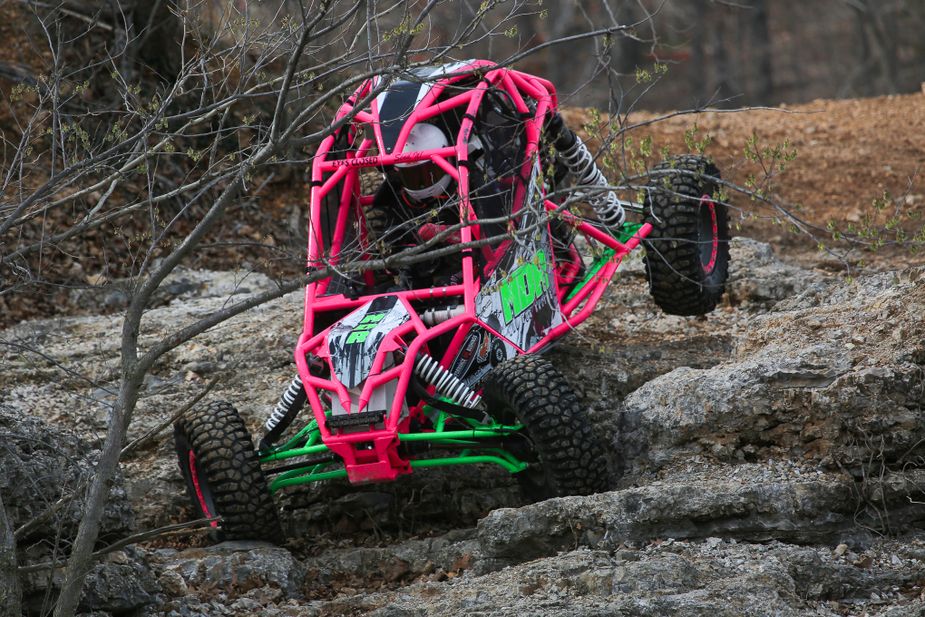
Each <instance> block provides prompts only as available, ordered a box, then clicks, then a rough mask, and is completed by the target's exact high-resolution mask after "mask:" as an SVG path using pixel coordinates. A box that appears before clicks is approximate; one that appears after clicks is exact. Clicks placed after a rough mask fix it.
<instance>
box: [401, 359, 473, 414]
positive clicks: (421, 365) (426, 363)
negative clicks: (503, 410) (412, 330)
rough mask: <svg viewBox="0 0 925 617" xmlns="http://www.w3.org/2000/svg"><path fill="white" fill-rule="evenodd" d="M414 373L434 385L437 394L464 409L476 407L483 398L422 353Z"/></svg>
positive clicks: (416, 361)
mask: <svg viewBox="0 0 925 617" xmlns="http://www.w3.org/2000/svg"><path fill="white" fill-rule="evenodd" d="M414 373H415V374H416V375H417V376H418V377H420V378H421V379H423V380H424V381H426V382H427V383H429V384H432V385H433V386H434V388H435V389H436V391H437V394H440V395H442V396H445V397H446V398H448V399H450V400H451V401H452V402H454V403H456V404H457V405H461V406H463V407H470V408H472V407H475V406H476V405H478V404H479V403H480V402H481V400H482V397H481V396H479V395H478V394H476V393H475V392H473V391H472V389H471V388H470V387H469V386H467V385H466V384H464V383H463V382H462V381H461V380H460V379H459V378H458V377H457V376H456V375H454V374H453V373H451V372H449V371H448V370H446V369H445V368H443V367H442V366H440V363H439V362H437V361H436V360H434V359H433V358H432V357H430V356H428V355H427V354H424V353H422V354H421V355H419V356H418V357H417V360H415V362H414Z"/></svg>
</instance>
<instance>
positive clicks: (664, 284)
mask: <svg viewBox="0 0 925 617" xmlns="http://www.w3.org/2000/svg"><path fill="white" fill-rule="evenodd" d="M668 170H676V171H679V172H681V173H672V174H665V173H656V174H655V175H654V176H653V177H652V179H651V181H650V183H649V186H650V189H649V191H648V194H647V197H646V211H647V215H646V218H645V222H647V223H651V224H652V227H653V229H652V233H651V234H650V235H649V238H648V239H647V241H646V259H645V262H646V274H647V276H648V279H649V291H650V293H651V294H652V298H653V299H654V300H655V303H656V304H657V305H658V306H659V307H660V308H661V309H662V310H663V311H665V312H666V313H669V314H671V315H704V314H706V313H709V312H710V311H712V310H713V309H714V308H716V304H717V303H718V302H719V300H720V298H721V297H722V295H723V292H724V291H725V282H726V277H727V274H728V268H729V242H728V240H729V230H728V219H727V216H728V215H727V213H726V208H725V207H724V206H723V205H722V204H716V214H717V222H718V227H719V236H720V243H719V247H718V254H717V262H716V266H715V267H714V269H713V271H712V272H710V273H709V274H707V273H705V272H704V269H703V267H702V266H701V262H700V255H699V248H698V246H697V244H696V241H697V239H698V218H699V207H700V206H699V203H698V202H697V201H696V200H698V199H699V198H700V197H701V196H702V195H705V194H706V195H712V194H713V193H714V191H715V190H716V184H715V181H713V180H711V179H710V177H713V178H719V177H720V173H719V170H718V169H717V168H716V166H715V165H714V164H713V163H711V162H710V161H708V160H707V159H705V158H703V157H700V156H694V155H685V156H679V157H676V158H673V159H670V160H667V161H664V162H662V163H660V164H658V165H656V166H655V167H654V168H653V170H652V171H653V172H665V171H668ZM682 196H687V197H690V198H692V199H691V200H686V199H684V198H683V197H682Z"/></svg>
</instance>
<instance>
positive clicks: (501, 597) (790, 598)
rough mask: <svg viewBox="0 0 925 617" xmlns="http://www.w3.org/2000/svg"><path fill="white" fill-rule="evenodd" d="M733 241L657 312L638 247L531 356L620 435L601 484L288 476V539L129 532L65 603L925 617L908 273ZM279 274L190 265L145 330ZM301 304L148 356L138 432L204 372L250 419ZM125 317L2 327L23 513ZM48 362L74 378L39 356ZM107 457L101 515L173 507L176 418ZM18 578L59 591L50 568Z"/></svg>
mask: <svg viewBox="0 0 925 617" xmlns="http://www.w3.org/2000/svg"><path fill="white" fill-rule="evenodd" d="M732 250H733V264H734V266H733V267H734V270H733V271H732V273H731V278H730V283H729V295H728V298H729V300H728V302H727V303H726V304H724V305H723V306H721V307H719V308H718V309H717V310H716V311H715V312H714V313H711V314H710V315H709V316H707V317H705V318H682V317H673V316H665V315H662V314H660V313H659V312H658V310H657V309H656V308H655V307H654V305H653V304H652V303H651V301H650V300H649V299H648V296H647V291H646V284H645V279H644V273H643V270H642V266H641V264H640V263H639V262H638V261H630V263H627V264H625V267H623V268H621V270H620V274H619V278H618V280H617V282H616V284H615V285H614V286H613V287H612V288H611V291H610V293H608V295H607V297H605V298H604V300H603V301H602V304H601V307H600V310H598V311H596V312H595V314H594V315H592V317H591V318H590V319H589V320H588V321H587V322H586V324H585V325H584V326H582V327H581V328H579V330H578V331H577V332H576V333H575V335H573V336H571V337H569V338H568V339H566V341H565V342H564V343H563V344H562V345H561V346H560V347H558V348H557V349H556V350H554V351H552V352H551V353H550V355H549V357H550V358H551V360H552V361H553V362H554V363H555V364H556V365H557V366H559V367H560V368H561V369H562V370H563V372H564V373H565V374H566V375H567V377H568V378H569V380H570V382H571V383H572V384H574V385H575V387H576V389H577V390H578V391H579V393H580V395H581V397H582V398H583V399H584V400H585V401H587V403H588V406H589V410H590V412H589V413H590V416H591V418H592V421H593V422H594V424H595V426H596V428H597V429H598V430H599V431H600V432H602V433H603V434H605V435H607V438H608V439H609V440H610V442H611V443H612V444H613V448H612V452H613V460H612V461H610V462H611V463H612V465H613V472H614V478H616V477H617V476H620V477H621V478H622V479H621V480H620V483H619V485H618V489H619V490H615V491H613V492H610V493H604V494H599V495H592V496H587V497H565V498H560V499H553V500H549V501H546V502H541V503H536V504H525V503H524V501H523V500H522V498H521V497H520V496H519V495H518V494H517V491H516V484H515V483H514V482H512V480H511V478H510V477H509V476H508V475H507V474H505V473H503V472H500V471H498V470H494V469H479V470H478V473H476V472H475V468H471V467H470V468H465V469H464V468H447V469H441V470H433V471H421V472H416V473H414V474H412V476H410V477H407V478H402V480H401V481H400V482H396V483H394V484H389V485H375V486H365V487H353V486H349V485H347V484H346V483H337V482H332V483H330V484H326V485H323V486H319V487H305V488H302V489H297V490H292V491H287V492H286V493H285V494H283V495H280V497H279V503H280V505H281V507H282V512H283V523H284V526H285V527H286V529H287V531H288V532H289V534H290V540H289V542H288V544H286V545H285V546H283V547H273V546H269V545H261V544H247V543H227V544H222V545H217V546H207V545H206V542H205V540H204V537H203V536H201V535H191V536H180V537H178V538H177V537H175V538H171V539H170V540H168V541H166V546H165V544H157V545H153V546H147V547H144V548H139V549H136V550H126V551H123V552H121V553H117V554H115V555H113V556H111V557H110V558H107V559H106V560H104V562H103V563H101V564H100V565H99V566H97V570H98V571H95V572H94V575H93V577H92V578H91V579H90V580H91V583H90V584H89V585H88V588H87V591H86V592H85V598H84V603H83V604H82V610H86V611H96V613H95V614H97V615H100V617H104V615H115V614H128V613H134V614H143V615H150V616H152V617H153V616H154V615H164V614H166V615H172V616H177V617H179V616H185V615H207V616H212V615H216V616H217V615H223V616H225V615H244V614H261V615H265V616H267V617H275V616H277V615H279V616H283V615H285V616H302V615H305V616H308V615H354V614H367V613H368V614H373V615H382V616H385V615H446V614H484V615H499V614H506V615H595V614H600V615H610V614H626V615H653V616H654V615H668V614H671V615H682V616H683V615H691V616H693V615H705V614H709V615H736V616H739V615H767V614H777V615H804V614H816V615H832V616H835V615H844V614H865V613H866V614H869V615H882V616H886V615H890V616H893V615H897V616H898V615H906V614H925V600H923V598H925V592H923V588H922V581H923V580H925V535H923V534H922V532H921V531H920V526H921V525H922V524H923V522H925V510H923V509H922V506H921V503H923V502H925V472H923V471H921V469H920V468H925V465H923V464H922V463H923V461H925V446H923V444H925V428H923V427H925V417H923V414H925V410H923V404H925V403H923V401H925V344H923V341H925V311H923V309H925V306H923V305H925V269H922V268H912V269H907V270H904V271H902V272H898V273H881V274H875V273H874V274H862V275H860V276H858V277H856V278H855V279H854V280H851V281H849V280H840V279H833V278H832V277H831V276H830V275H826V274H824V273H821V272H816V271H813V270H809V269H805V268H800V267H797V266H794V265H788V264H784V263H782V262H781V261H779V260H778V259H776V258H775V257H774V255H773V252H772V251H771V250H770V248H769V247H768V246H767V245H762V244H760V243H755V242H752V241H749V240H743V239H738V240H736V241H735V242H734V243H733V247H732ZM271 285H272V282H270V281H268V280H266V279H262V278H259V277H252V278H251V277H241V276H239V275H235V274H231V273H202V272H181V273H179V274H178V277H177V278H176V280H172V281H171V282H170V284H169V285H168V286H167V289H166V290H165V294H164V295H163V296H162V297H161V299H160V300H159V306H157V307H156V308H153V309H152V310H151V311H149V313H148V314H146V319H145V326H144V333H143V340H142V345H143V346H144V345H147V344H148V343H149V342H150V341H152V340H155V339H156V338H157V337H159V336H162V335H163V334H165V333H166V332H169V331H170V330H171V329H172V328H175V327H176V326H177V324H179V323H184V322H186V321H189V320H192V319H195V318H197V317H199V316H202V315H204V314H206V313H208V312H209V311H210V310H213V309H215V308H218V307H220V306H222V305H223V303H225V302H227V301H228V299H229V297H231V296H233V295H243V294H247V293H252V292H254V291H259V290H262V289H267V288H269V287H270V286H271ZM111 300H112V302H117V300H118V298H115V299H111ZM81 301H86V302H94V301H99V302H102V303H103V304H106V303H107V302H109V301H108V300H106V298H101V299H98V300H93V299H86V298H85V299H83V300H81ZM300 302H301V297H300V294H298V293H296V294H291V295H289V296H286V297H284V298H281V299H280V300H278V301H276V302H273V303H270V304H268V305H266V306H263V307H261V308H260V309H258V310H255V311H252V312H250V313H248V314H246V315H242V316H239V317H237V318H235V319H233V320H230V321H229V322H228V323H226V324H223V325H222V326H221V327H219V328H216V329H214V330H212V331H210V332H207V333H205V334H204V335H203V336H201V337H198V338H197V339H196V340H195V341H194V342H191V343H189V344H187V345H184V346H182V347H180V348H178V349H176V350H175V351H173V352H172V353H171V354H169V355H168V356H167V357H165V358H164V359H163V361H162V362H160V363H159V364H158V366H157V367H155V370H154V371H153V373H152V375H151V376H150V377H149V379H148V380H147V381H146V383H145V385H144V388H143V392H142V399H141V402H140V405H139V409H138V411H137V413H136V416H135V420H134V422H133V427H132V429H131V434H130V438H134V437H138V436H140V435H143V434H145V433H146V432H148V431H149V430H151V429H152V428H154V427H156V426H157V425H158V424H159V423H160V422H162V421H163V420H164V419H165V418H167V417H169V416H170V414H172V413H173V412H174V411H175V410H176V409H178V408H179V407H180V406H182V405H183V404H185V403H186V402H187V401H189V400H190V399H191V398H192V397H193V396H195V395H196V394H197V393H199V392H201V390H202V389H203V388H204V387H205V384H206V383H207V382H209V381H211V380H213V379H216V378H218V381H217V383H216V385H215V386H214V389H213V391H212V393H211V394H210V398H213V399H225V400H230V401H233V402H234V403H235V405H236V406H237V407H238V408H239V409H240V411H241V412H242V415H243V417H244V418H245V421H246V422H247V423H248V425H249V426H250V427H251V428H252V429H254V430H255V431H256V430H258V427H259V426H260V424H262V421H263V420H264V418H265V415H266V413H267V411H268V410H269V409H270V408H271V407H272V405H273V403H274V402H275V399H276V397H277V396H278V394H279V392H280V391H281V389H282V388H284V387H285V385H286V383H287V381H288V380H289V379H290V378H291V373H292V367H291V349H292V346H293V344H294V342H295V337H296V335H297V332H298V329H299V319H300V316H301V305H300ZM118 328H119V324H118V323H117V322H116V321H115V320H114V319H112V318H107V317H100V318H89V317H79V318H71V319H63V320H56V321H54V322H51V321H47V322H44V321H43V322H29V323H25V324H20V325H19V326H17V327H15V328H13V329H10V330H8V331H6V332H4V333H3V336H4V337H5V340H7V341H13V342H14V343H15V344H16V345H19V347H16V348H14V347H10V346H0V362H2V363H3V364H4V367H5V369H6V370H4V371H3V372H2V373H0V387H3V388H4V391H5V395H6V396H5V400H4V405H5V407H4V409H6V413H5V414H3V413H0V431H5V434H6V435H10V434H13V433H16V434H18V435H20V437H18V438H17V439H14V440H13V442H12V443H13V444H14V445H13V446H8V447H6V449H5V450H3V449H0V463H2V464H4V465H5V468H6V466H8V465H9V464H10V461H14V462H15V464H16V465H20V467H18V468H16V469H19V470H20V471H15V470H14V471H13V472H11V473H12V474H13V475H8V476H7V477H0V490H3V491H4V492H3V493H2V496H3V500H4V502H5V503H6V505H7V506H8V507H10V508H11V513H12V515H13V517H14V519H15V520H16V521H22V520H25V518H28V517H29V516H31V515H32V513H33V512H34V506H33V505H30V504H29V503H27V502H24V501H23V499H26V500H27V501H28V500H29V499H33V500H34V499H35V497H34V496H33V497H20V496H19V495H20V493H18V492H17V493H12V492H9V491H11V490H15V491H28V490H32V489H28V488H27V487H26V486H25V484H27V483H28V482H29V481H32V483H33V488H34V490H35V491H38V492H37V493H36V495H38V494H42V495H45V493H46V492H47V491H51V492H50V493H48V495H46V496H45V497H43V499H45V500H46V502H47V501H48V500H50V499H54V495H56V494H58V493H55V492H54V490H53V489H54V488H55V485H56V484H57V485H58V486H59V489H60V486H72V485H73V483H75V482H77V481H79V478H81V477H85V475H86V474H88V473H90V471H89V470H90V469H91V468H92V456H91V455H90V454H89V452H90V451H91V450H92V449H91V450H88V449H87V446H86V444H87V443H92V442H93V440H95V439H96V438H97V435H99V434H100V431H101V430H102V428H103V427H104V426H105V422H106V417H107V406H106V405H107V403H108V402H109V400H111V397H112V390H113V386H114V384H115V379H116V377H117V372H116V367H117V364H116V362H117V357H118V350H117V345H118V343H117V341H118V339H117V333H118ZM14 349H15V350H19V351H15V352H14ZM25 349H31V350H32V351H40V352H41V354H42V355H38V354H35V353H31V352H26V351H24V350H25ZM55 363H58V364H64V365H66V366H67V367H68V368H69V370H71V373H68V375H69V376H67V377H64V378H58V376H59V375H61V372H60V368H59V367H58V366H57V365H56V364H55ZM77 374H80V375H82V376H83V377H85V378H86V379H83V378H77V377H74V376H73V375H77ZM88 383H89V384H92V385H88ZM38 417H41V418H43V419H44V420H46V421H47V422H49V423H50V424H51V425H53V426H65V425H66V426H69V427H73V428H72V430H73V431H74V433H70V434H64V433H62V434H60V435H59V434H57V433H51V434H48V435H45V434H42V435H41V436H35V437H29V435H32V432H31V431H33V430H34V431H37V433H36V435H39V433H41V431H44V430H57V429H49V428H48V427H42V424H41V422H40V421H39V420H38V419H36V418H38ZM17 431H18V433H17ZM49 435H50V436H49ZM30 440H33V441H34V443H33V441H30ZM11 453H12V454H11ZM4 456H6V457H7V458H3V457H4ZM11 456H12V458H10V457H11ZM69 460H70V461H73V464H71V465H70V466H69V465H68V464H67V461H69ZM17 461H18V462H17ZM601 464H607V462H605V461H601ZM23 465H25V467H23ZM29 465H31V466H32V467H28V466H29ZM123 469H124V472H125V476H126V477H125V482H124V485H117V488H116V493H114V494H115V496H116V499H115V500H114V507H115V510H113V512H112V513H110V514H108V515H107V516H108V517H109V519H107V520H110V521H111V522H110V523H108V527H107V533H108V534H110V535H111V536H118V535H120V534H124V533H126V530H127V529H128V528H129V527H131V526H132V525H133V522H132V518H131V516H130V511H129V509H128V507H127V505H126V504H131V505H132V506H134V509H135V521H134V526H135V528H152V527H155V526H158V525H161V524H165V523H172V522H176V520H177V519H179V518H181V517H182V516H183V513H184V509H185V508H186V507H187V505H186V497H185V495H184V487H183V485H182V483H181V481H180V477H179V474H178V473H177V471H176V462H175V460H174V453H173V451H172V446H171V444H170V443H169V440H161V441H155V442H152V443H150V444H148V445H146V446H145V447H143V448H141V449H139V450H137V451H135V452H133V453H132V454H131V455H130V456H129V457H128V458H127V459H126V461H125V463H124V465H123ZM16 474H19V475H16ZM62 474H63V475H62ZM69 474H70V475H69ZM36 478H41V480H37V479H36ZM30 479H31V480H30ZM120 487H121V488H120ZM120 491H121V492H120ZM23 494H25V493H23ZM11 504H12V505H11ZM24 504H25V505H24ZM28 508H32V509H28ZM76 515H77V514H76V511H63V512H62V519H61V520H59V521H56V522H55V523H54V525H49V526H48V527H46V528H44V529H43V530H41V532H39V531H37V532H36V535H35V536H33V537H32V538H31V539H30V541H29V543H27V544H26V545H25V546H24V548H23V559H24V561H25V562H27V563H28V562H33V561H34V560H36V559H38V555H35V554H33V553H32V551H34V550H36V549H34V548H31V547H32V546H36V545H38V543H39V541H40V540H41V539H42V538H43V537H45V536H44V535H43V534H47V533H49V532H51V531H52V530H53V529H58V528H61V529H73V524H74V522H75V520H76V519H75V516H76ZM68 525H70V527H68ZM46 579H47V577H46ZM30 584H32V585H33V589H35V590H40V591H41V590H43V589H51V590H53V589H54V580H53V577H52V578H51V579H50V580H45V579H41V580H40V578H39V577H34V579H33V580H32V583H30ZM30 593H31V592H30ZM52 593H53V591H52ZM43 598H44V596H37V595H30V599H32V600H37V601H41V600H42V599H43ZM30 606H33V607H34V606H37V605H35V604H33V605H30ZM916 611H918V613H916Z"/></svg>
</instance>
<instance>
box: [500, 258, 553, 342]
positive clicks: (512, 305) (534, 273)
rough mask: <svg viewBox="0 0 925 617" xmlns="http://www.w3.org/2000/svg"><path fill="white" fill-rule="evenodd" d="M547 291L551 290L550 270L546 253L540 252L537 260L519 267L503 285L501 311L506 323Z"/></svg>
mask: <svg viewBox="0 0 925 617" xmlns="http://www.w3.org/2000/svg"><path fill="white" fill-rule="evenodd" d="M539 264H541V265H542V267H540V265H539ZM547 289H549V270H548V269H547V262H546V253H545V252H544V251H538V252H537V254H536V258H535V259H533V260H531V261H528V262H526V263H524V264H523V265H521V266H519V267H518V268H517V269H516V270H514V272H513V273H511V275H510V276H508V277H507V280H505V281H502V283H501V289H500V292H501V310H502V313H503V316H504V323H505V324H509V323H511V321H512V320H513V319H514V318H515V317H517V316H518V315H520V314H521V313H523V312H524V311H526V310H527V309H528V308H529V307H530V305H532V304H533V303H534V302H535V301H536V299H537V298H539V297H540V296H541V295H543V292H545V291H546V290H547Z"/></svg>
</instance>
